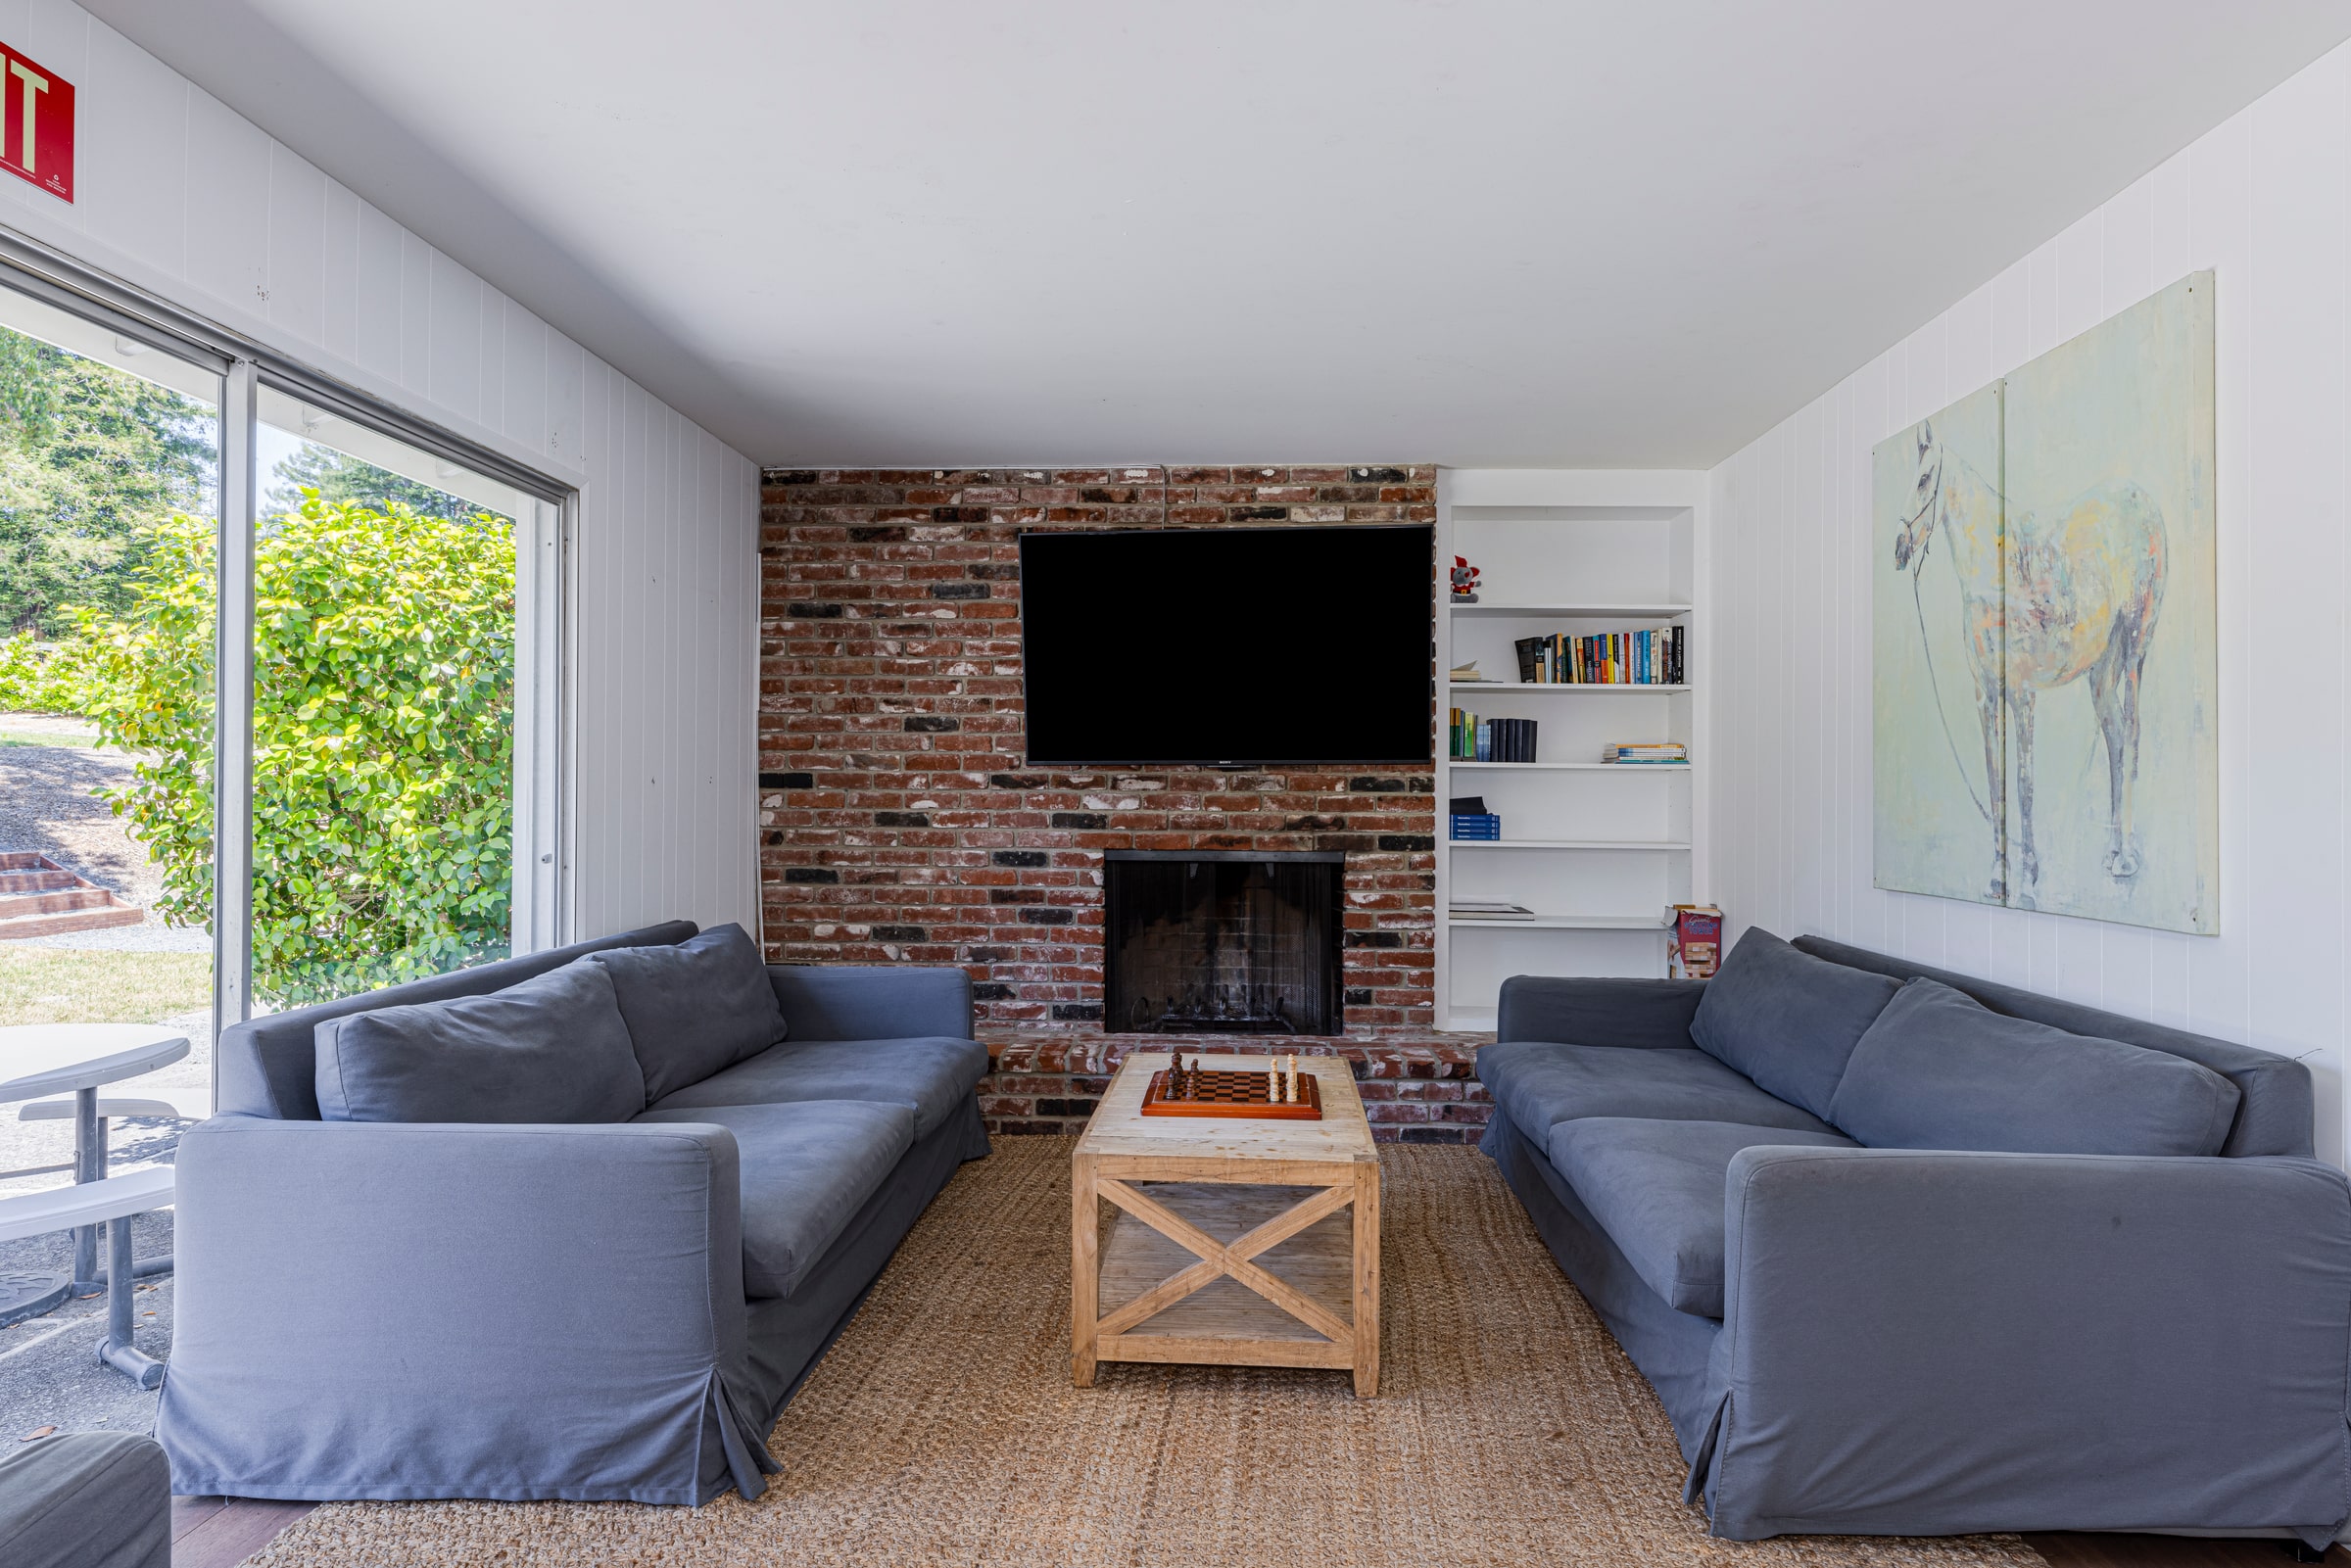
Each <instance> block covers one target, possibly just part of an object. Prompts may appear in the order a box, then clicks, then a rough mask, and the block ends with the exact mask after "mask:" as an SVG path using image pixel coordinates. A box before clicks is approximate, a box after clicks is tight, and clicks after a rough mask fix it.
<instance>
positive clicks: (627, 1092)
mask: <svg viewBox="0 0 2351 1568" xmlns="http://www.w3.org/2000/svg"><path fill="white" fill-rule="evenodd" d="M313 1041H314V1044H313V1050H314V1051H315V1053H316V1068H315V1071H316V1075H317V1076H316V1088H317V1093H318V1114H319V1116H320V1117H323V1118H324V1119H326V1120H328V1121H567V1122H580V1121H626V1120H628V1119H629V1118H630V1117H633V1116H635V1115H636V1114H637V1113H638V1112H640V1111H643V1110H644V1109H645V1077H644V1075H643V1074H642V1073H641V1072H640V1071H639V1070H638V1068H637V1057H636V1054H635V1053H634V1052H633V1051H631V1050H630V1048H629V1029H628V1025H627V1024H626V1023H625V1022H622V1021H621V1016H620V1008H619V1007H618V1006H617V1005H616V1004H615V1002H614V1001H613V996H612V981H611V979H610V977H609V976H607V975H606V974H604V972H603V971H602V970H600V969H599V968H597V966H595V965H594V964H591V963H589V962H588V961H587V960H586V959H577V960H574V961H573V962H571V963H569V964H566V965H564V966H563V967H562V968H561V969H558V970H550V971H549V972H548V973H547V974H538V975H533V976H532V977H531V978H529V979H527V980H523V981H521V982H520V983H519V984H515V985H509V986H507V987H506V988H505V989H504V990H503V991H493V992H491V993H490V994H489V995H487V996H456V997H450V998H448V999H447V1000H444V1001H439V1002H411V1003H408V1004H406V1005H404V1006H400V1007H380V1008H375V1009H373V1010H371V1011H369V1012H365V1013H351V1014H347V1015H345V1016H344V1017H342V1018H334V1019H327V1020H325V1021H324V1022H320V1023H318V1024H317V1025H315V1032H314V1036H313Z"/></svg>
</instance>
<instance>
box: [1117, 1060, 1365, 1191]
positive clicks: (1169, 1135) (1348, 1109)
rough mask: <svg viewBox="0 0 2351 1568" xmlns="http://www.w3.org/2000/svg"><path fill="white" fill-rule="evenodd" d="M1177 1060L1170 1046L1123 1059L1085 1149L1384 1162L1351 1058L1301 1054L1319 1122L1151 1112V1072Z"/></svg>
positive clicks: (1240, 1065)
mask: <svg viewBox="0 0 2351 1568" xmlns="http://www.w3.org/2000/svg"><path fill="white" fill-rule="evenodd" d="M1174 1060H1175V1057H1174V1055H1173V1054H1172V1053H1169V1052H1166V1051H1137V1052H1135V1053H1133V1054H1132V1055H1130V1056H1128V1058H1127V1060H1126V1061H1125V1062H1124V1063H1123V1064H1121V1065H1120V1068H1119V1071H1118V1075H1117V1076H1116V1077H1114V1078H1112V1079H1111V1080H1110V1087H1109V1089H1107V1090H1106V1091H1104V1093H1103V1096H1102V1103H1101V1104H1100V1105H1099V1106H1098V1107H1096V1108H1095V1111H1094V1116H1093V1119H1092V1120H1091V1121H1089V1122H1088V1123H1087V1124H1086V1128H1085V1135H1084V1136H1083V1137H1081V1138H1080V1139H1079V1140H1078V1153H1079V1154H1080V1155H1103V1156H1114V1157H1127V1158H1131V1157H1135V1156H1143V1157H1148V1156H1152V1155H1164V1156H1169V1157H1172V1158H1176V1159H1190V1160H1263V1161H1269V1162H1278V1161H1303V1162H1314V1163H1342V1162H1353V1163H1358V1164H1378V1162H1379V1151H1378V1148H1377V1146H1376V1145H1374V1144H1373V1143H1372V1141H1371V1124H1370V1122H1369V1121H1367V1120H1366V1119H1365V1117H1364V1101H1363V1097H1362V1096H1361V1095H1359V1094H1357V1093H1356V1092H1355V1069H1354V1068H1353V1067H1352V1066H1351V1065H1350V1064H1349V1063H1347V1062H1346V1061H1345V1060H1344V1059H1342V1058H1339V1057H1330V1056H1301V1057H1299V1058H1298V1068H1299V1070H1301V1071H1304V1072H1312V1073H1313V1074H1314V1075H1315V1078H1316V1082H1317V1084H1318V1086H1319V1088H1320V1089H1321V1091H1322V1119H1321V1120H1319V1121H1272V1120H1257V1119H1254V1118H1251V1117H1146V1116H1144V1115H1143V1091H1144V1089H1145V1088H1147V1087H1148V1086H1149V1085H1150V1082H1151V1074H1152V1073H1154V1072H1157V1071H1159V1070H1160V1069H1163V1068H1166V1067H1168V1066H1169V1065H1170V1064H1172V1063H1173V1062H1174ZM1274 1061H1275V1059H1274V1058H1273V1057H1270V1056H1226V1055H1224V1054H1223V1052H1218V1053H1216V1054H1215V1055H1212V1056H1210V1057H1209V1058H1208V1059H1207V1062H1206V1065H1207V1066H1209V1067H1213V1068H1215V1069H1218V1070H1219V1071H1224V1072H1266V1071H1270V1070H1271V1069H1272V1067H1273V1064H1274Z"/></svg>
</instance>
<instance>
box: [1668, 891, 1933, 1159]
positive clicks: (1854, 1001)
mask: <svg viewBox="0 0 2351 1568" xmlns="http://www.w3.org/2000/svg"><path fill="white" fill-rule="evenodd" d="M1900 989H1901V983H1900V982H1899V981H1898V980H1893V979H1889V978H1887V977H1886V976H1885V975H1883V974H1870V973H1869V972H1868V971H1867V970H1857V969H1847V968H1846V966H1844V965H1843V964H1832V963H1830V962H1829V961H1828V960H1827V959H1825V958H1814V957H1813V956H1812V955H1811V954H1809V953H1801V952H1799V951H1797V950H1796V949H1795V948H1793V947H1791V946H1789V945H1788V944H1787V943H1786V942H1783V941H1781V940H1780V939H1779V938H1778V937H1776V936H1774V935H1772V934H1771V932H1769V931H1767V930H1764V929H1763V928H1762V927H1759V926H1757V927H1749V928H1748V932H1747V934H1746V935H1745V936H1742V937H1740V938H1739V945H1738V946H1737V947H1734V948H1732V949H1731V955H1730V957H1728V958H1726V959H1724V960H1723V961H1722V969H1721V971H1720V973H1718V974H1715V976H1714V977H1713V978H1712V979H1710V980H1708V981H1707V982H1706V994H1705V995H1704V996H1703V997H1701V998H1700V999H1699V1004H1698V1012H1697V1014H1696V1015H1695V1016H1694V1017H1693V1018H1692V1019H1691V1020H1690V1038H1691V1039H1692V1040H1694V1041H1696V1042H1697V1043H1698V1048H1699V1049H1700V1050H1702V1051H1703V1052H1705V1053H1706V1054H1707V1055H1708V1056H1711V1057H1713V1058H1715V1059H1716V1060H1717V1061H1719V1062H1721V1063H1722V1064H1723V1065H1724V1066H1726V1067H1729V1068H1732V1069H1735V1070H1737V1071H1739V1072H1741V1073H1744V1074H1745V1075H1747V1076H1748V1077H1751V1078H1752V1079H1754V1080H1755V1082H1757V1083H1759V1084H1761V1085H1762V1086H1763V1087H1764V1088H1766V1089H1769V1090H1770V1091H1771V1092H1772V1093H1773V1094H1775V1095H1777V1096H1779V1097H1780V1098H1781V1099H1783V1100H1786V1101H1789V1102H1790V1103H1792V1104H1795V1105H1800V1106H1802V1107H1803V1108H1804V1109H1805V1110H1806V1111H1809V1112H1811V1113H1812V1114H1813V1115H1814V1116H1816V1117H1826V1116H1827V1115H1828V1114H1829V1102H1830V1101H1831V1100H1833V1099H1834V1098H1836V1095H1837V1085H1838V1083H1839V1081H1840V1080H1842V1079H1843V1078H1844V1076H1845V1065H1846V1063H1847V1061H1848V1060H1850V1059H1851V1057H1852V1054H1853V1047H1854V1046H1855V1045H1857V1044H1859V1043H1860V1040H1861V1034H1862V1031H1863V1030H1865V1029H1867V1028H1868V1027H1869V1026H1870V1025H1871V1024H1872V1023H1875V1022H1877V1020H1878V1015H1879V1014H1880V1013H1883V1012H1885V1011H1886V1004H1887V1003H1889V1002H1891V1001H1893V1000H1894V993H1895V992H1896V991H1898V990H1900Z"/></svg>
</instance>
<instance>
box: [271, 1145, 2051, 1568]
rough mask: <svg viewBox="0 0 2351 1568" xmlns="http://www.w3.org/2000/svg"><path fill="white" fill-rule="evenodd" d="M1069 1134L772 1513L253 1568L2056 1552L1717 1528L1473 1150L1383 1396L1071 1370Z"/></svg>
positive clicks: (1770, 1558) (1253, 1376) (933, 1259)
mask: <svg viewBox="0 0 2351 1568" xmlns="http://www.w3.org/2000/svg"><path fill="white" fill-rule="evenodd" d="M1071 1148H1072V1141H1071V1140H1068V1139H1062V1138H1004V1139H999V1140H997V1143H996V1152H995V1154H994V1155H993V1156H992V1157H990V1158H989V1159H987V1160H985V1161H982V1162H979V1163H976V1164H969V1165H966V1166H965V1167H964V1168H963V1170H962V1171H961V1173H960V1174H958V1175H957V1176H956V1178H955V1180H954V1182H953V1183H952V1184H951V1185H950V1186H949V1187H948V1189H947V1190H946V1192H944V1193H943V1194H941V1195H940V1197H939V1199H938V1201H937V1202H936V1204H934V1205H933V1206H932V1209H931V1211H930V1212H929V1213H928V1214H926V1215H925V1216H924V1218H923V1220H922V1222H921V1223H920V1224H919V1225H918V1226H917V1227H916V1228H915V1230H914V1233H913V1234H912V1235H911V1236H909V1237H908V1238H907V1241H906V1243H905V1245H904V1246H903V1247H902V1248H901V1249H900V1250H899V1252H898V1255H897V1257H896V1259H894V1260H893V1261H892V1262H891V1264H890V1266H889V1269H888V1272H887V1273H886V1274H885V1275H884V1276H883V1278H882V1280H881V1282H880V1283H879V1285H878V1286H877V1287H876V1289H875V1290H874V1292H873V1294H872V1296H871V1297H869V1298H868V1300H867V1302H866V1305H865V1308H864V1310H863V1312H862V1313H861V1314H860V1315H859V1316H858V1317H857V1319H856V1321H855V1322H854V1323H852V1324H851V1325H850V1327H849V1329H848V1331H847V1332H846V1333H844V1334H843V1335H842V1336H841V1337H840V1341H839V1342H838V1343H836V1344H835V1346H834V1347H833V1350H832V1352H831V1354H828V1355H827V1356H826V1358H825V1360H824V1363H823V1364H822V1365H821V1366H820V1367H818V1369H817V1370H816V1372H815V1374H814V1375H813V1376H812V1377H810V1379H809V1380H808V1382H807V1384H806V1385H805V1386H804V1387H803V1388H802V1389H801V1391H800V1394H799V1397H798V1398H797V1399H796V1400H794V1401H793V1402H792V1406H791V1408H790V1409H788V1410H787V1411H785V1414H784V1419H783V1422H782V1423H781V1425H779V1426H778V1427H777V1429H776V1433H775V1436H774V1438H773V1440H772V1446H773V1448H774V1450H775V1453H776V1456H777V1457H778V1458H779V1459H781V1460H782V1461H783V1464H784V1473H783V1474H782V1475H781V1476H778V1477H776V1478H775V1482H774V1485H773V1486H772V1488H771V1489H770V1490H769V1492H768V1494H767V1495H766V1496H765V1497H762V1498H760V1499H759V1500H758V1501H757V1502H751V1503H746V1502H744V1500H743V1499H742V1498H741V1497H737V1496H735V1495H734V1494H733V1493H729V1494H728V1495H727V1496H725V1497H721V1498H719V1499H718V1500H717V1501H715V1502H712V1503H711V1504H709V1505H708V1506H706V1507H702V1508H664V1507H651V1506H646V1505H641V1504H635V1503H559V1502H550V1503H505V1502H386V1503H331V1504H328V1505H326V1506H324V1507H321V1508H320V1509H318V1510H317V1511H316V1512H315V1513H312V1515H310V1516H309V1517H308V1518H307V1519H305V1520H304V1521H303V1522H302V1523H300V1524H298V1525H296V1526H295V1527H294V1528H293V1529H292V1530H290V1531H288V1532H287V1533H286V1534H285V1535H284V1536H281V1537H280V1538H279V1539H278V1541H277V1542H276V1544H274V1545H273V1546H272V1547H270V1548H269V1549H268V1550H267V1551H265V1552H264V1553H263V1554H262V1555H261V1556H259V1557H257V1558H255V1559H254V1561H255V1562H256V1563H257V1564H267V1565H269V1568H294V1565H297V1564H300V1565H306V1568H309V1565H317V1568H336V1565H343V1564H351V1565H360V1564H367V1565H378V1564H402V1565H408V1564H417V1565H422V1564H432V1565H436V1568H443V1565H453V1564H475V1563H481V1564H497V1565H499V1568H522V1565H539V1564H548V1565H553V1564H606V1563H612V1564H618V1563H632V1564H634V1563H645V1564H662V1565H679V1568H699V1565H703V1564H728V1565H733V1564H762V1565H765V1564H795V1565H796V1564H834V1563H839V1564H856V1565H860V1568H878V1565H886V1564H899V1563H904V1564H924V1565H930V1564H973V1565H979V1564H995V1563H1038V1564H1066V1565H1070V1568H1079V1565H1087V1568H1091V1565H1097V1564H1100V1565H1109V1564H1119V1565H1142V1564H1167V1565H1169V1568H1254V1565H1265V1568H1309V1565H1316V1564H1347V1565H1362V1568H1374V1565H1386V1564H1428V1563H1445V1564H1449V1565H1450V1564H1463V1565H1467V1564H1497V1565H1502V1564H1508V1565H1513V1568H1515V1565H1520V1564H1525V1565H1530V1568H1531V1565H1537V1564H1541V1565H1547V1568H1549V1565H1562V1564H1566V1565H1582V1564H1608V1565H1618V1564H1649V1563H1732V1562H1740V1563H1755V1564H1772V1565H1779V1564H1903V1565H1908V1564H1920V1565H1926V1564H1935V1565H1943V1564H1997V1565H2014V1568H2041V1559H2040V1557H2039V1554H2038V1553H2036V1552H2034V1551H2033V1550H2032V1549H2031V1548H2030V1547H2029V1546H2027V1545H2025V1544H2024V1543H2022V1542H2021V1541H2018V1540H2016V1539H2015V1538H2013V1537H1998V1536H1986V1537H1971V1538H1961V1539H1948V1540H1921V1541H1905V1540H1887V1539H1865V1538H1854V1537H1798V1538H1786V1539H1782V1540H1779V1541H1772V1542H1762V1543H1757V1544H1748V1545H1742V1544H1735V1543H1730V1542H1720V1541H1714V1540H1711V1539H1709V1538H1708V1537H1707V1536H1706V1534H1705V1518H1704V1516H1703V1514H1702V1513H1700V1512H1699V1511H1697V1510H1695V1509H1691V1508H1686V1507H1684V1506H1683V1505H1682V1502H1681V1486H1682V1462H1681V1456H1680V1453H1679V1452H1678V1450H1677V1449H1675V1447H1674V1442H1673V1434H1672V1432H1671V1430H1670V1429H1669V1428H1668V1427H1667V1425H1666V1423H1665V1414H1664V1411H1663V1410H1662V1409H1661V1408H1660V1407H1659V1406H1658V1404H1657V1402H1656V1398H1655V1395H1654V1394H1652V1393H1651V1391H1650V1388H1649V1385H1648V1384H1647V1383H1646V1382H1644V1381H1643V1380H1642V1378H1641V1375H1640V1374H1639V1373H1638V1372H1636V1371H1635V1370H1634V1369H1633V1366H1632V1363H1631V1362H1630V1361H1628V1360H1627V1359H1626V1358H1625V1356H1624V1353H1623V1352H1622V1351H1620V1350H1618V1349H1617V1347H1616V1343H1615V1341H1614V1340H1613V1339H1611V1338H1610V1337H1609V1336H1608V1333H1607V1330H1606V1329H1604V1328H1603V1327H1601V1325H1600V1323H1599V1321H1598V1320H1597V1319H1596V1318H1595V1317H1594V1316H1593V1314H1592V1311H1591V1309H1590V1308H1589V1307H1586V1306H1585V1305H1584V1302H1583V1299H1582V1298H1581V1297H1580V1296H1578V1295H1577V1294H1576V1292H1575V1289H1574V1287H1572V1286H1571V1285H1569V1284H1568V1283H1567V1281H1566V1280H1565V1278H1563V1277H1562V1276H1561V1275H1560V1273H1559V1269H1558V1267H1557V1266H1556V1265H1555V1264H1554V1263H1553V1261H1552V1259H1551V1257H1550V1255H1549V1254H1548V1253H1546V1252H1545V1251H1544V1250H1543V1246H1542V1244H1541V1242H1540V1241H1538V1240H1537V1239H1536V1236H1535V1232H1534V1229H1533V1227H1532V1226H1531V1225H1529V1224H1528V1222H1527V1219H1526V1216H1525V1213H1524V1212H1522V1211H1521V1210H1520V1209H1519V1207H1518V1203H1517V1200H1516V1199H1514V1198H1513V1197H1512V1196H1511V1193H1510V1191H1509V1189H1508V1188H1506V1187H1505V1186H1504V1185H1503V1183H1502V1180H1501V1178H1500V1177H1499V1176H1498V1175H1497V1174H1496V1172H1495V1169H1494V1167H1493V1165H1492V1164H1490V1163H1489V1162H1488V1161H1487V1160H1486V1159H1485V1158H1484V1157H1483V1156H1482V1155H1479V1154H1477V1153H1476V1152H1475V1151H1473V1150H1469V1149H1463V1148H1444V1147H1413V1148H1389V1149H1386V1150H1385V1151H1384V1152H1383V1172H1384V1176H1383V1180H1384V1190H1383V1193H1382V1205H1381V1207H1382V1210H1383V1223H1384V1227H1385V1238H1384V1241H1385V1245H1384V1248H1383V1251H1382V1255H1381V1258H1382V1263H1381V1266H1382V1269H1383V1272H1384V1275H1385V1279H1384V1284H1385V1293H1384V1298H1383V1300H1384V1303H1385V1307H1386V1314H1385V1324H1384V1327H1385V1337H1384V1340H1383V1343H1382V1363H1383V1364H1382V1371H1381V1381H1380V1392H1379V1395H1378V1397H1377V1398H1375V1399H1371V1400H1367V1401H1358V1400H1357V1399H1356V1398H1355V1397H1354V1395H1353V1394H1352V1393H1351V1392H1350V1391H1349V1381H1348V1378H1347V1376H1346V1374H1344V1373H1340V1372H1290V1371H1275V1370H1252V1369H1241V1368H1224V1367H1162V1366H1136V1365H1109V1364H1105V1365H1104V1366H1103V1367H1102V1369H1101V1374H1100V1377H1099V1379H1098V1381H1097V1383H1096V1386H1095V1387H1094V1388H1092V1389H1085V1390H1080V1389H1075V1388H1072V1387H1071V1386H1070V1376H1069V1271H1070V1246H1069V1224H1070V1208H1069V1205H1070V1200H1069V1177H1070V1152H1071Z"/></svg>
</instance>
